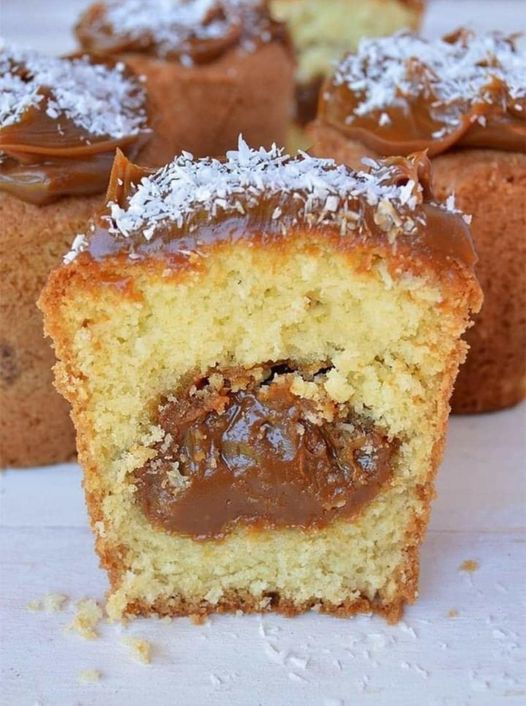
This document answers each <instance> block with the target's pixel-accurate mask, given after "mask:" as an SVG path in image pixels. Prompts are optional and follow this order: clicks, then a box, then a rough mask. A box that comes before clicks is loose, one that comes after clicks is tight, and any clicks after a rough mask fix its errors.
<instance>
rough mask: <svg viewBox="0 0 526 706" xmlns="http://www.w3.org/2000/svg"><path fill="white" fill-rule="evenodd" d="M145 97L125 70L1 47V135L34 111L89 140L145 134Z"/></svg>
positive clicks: (122, 67)
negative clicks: (68, 125)
mask: <svg viewBox="0 0 526 706" xmlns="http://www.w3.org/2000/svg"><path fill="white" fill-rule="evenodd" d="M144 104H145V95H144V92H143V90H142V88H141V86H140V84H139V82H138V80H136V79H134V78H132V77H130V76H129V75H127V74H126V70H125V66H124V64H122V63H117V64H115V66H113V67H109V66H106V65H103V64H93V63H91V62H90V61H89V59H87V58H78V59H61V58H56V57H49V56H44V55H42V54H40V53H38V52H35V51H32V50H26V49H16V48H13V47H7V46H0V129H1V128H5V127H8V126H10V125H16V124H17V123H19V122H20V121H21V120H22V118H23V116H24V114H25V113H26V112H27V111H28V110H30V109H32V108H36V109H38V110H41V111H45V113H46V114H47V116H48V117H49V118H51V119H52V120H57V122H58V121H60V119H61V118H67V119H69V120H71V121H72V122H73V123H74V124H75V125H76V126H78V127H79V128H82V129H84V130H85V131H86V132H87V133H89V135H93V136H105V137H109V138H114V139H121V138H123V137H126V136H130V137H131V136H135V135H138V134H139V133H140V132H142V131H144V130H145V129H146V112H145V109H144Z"/></svg>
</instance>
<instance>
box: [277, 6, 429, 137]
mask: <svg viewBox="0 0 526 706" xmlns="http://www.w3.org/2000/svg"><path fill="white" fill-rule="evenodd" d="M270 6H271V8H272V11H273V12H274V14H275V15H276V17H278V18H279V19H281V20H283V21H284V22H286V23H287V24H288V26H289V28H290V32H291V35H292V40H293V43H294V46H295V49H296V52H297V56H298V68H297V72H296V111H295V120H294V124H293V127H292V130H291V132H290V135H289V141H290V142H291V143H292V144H293V145H294V146H295V145H296V144H297V145H298V146H300V145H301V146H303V145H306V144H308V142H309V138H308V135H305V134H304V128H305V127H306V126H307V125H308V123H310V122H311V121H312V120H314V118H315V117H316V108H317V105H318V94H319V92H320V88H321V85H322V83H323V81H324V79H325V78H326V77H327V76H328V75H330V74H331V73H332V70H333V65H334V63H335V62H336V61H337V60H338V59H340V57H341V56H343V54H345V53H347V52H349V51H354V50H355V49H356V47H357V46H358V42H359V41H360V39H361V38H362V37H379V36H382V35H384V34H392V33H393V32H396V31H397V30H400V29H404V28H405V29H417V28H418V26H419V25H420V21H421V19H422V13H423V9H424V3H423V0H323V2H320V1H319V0H271V3H270Z"/></svg>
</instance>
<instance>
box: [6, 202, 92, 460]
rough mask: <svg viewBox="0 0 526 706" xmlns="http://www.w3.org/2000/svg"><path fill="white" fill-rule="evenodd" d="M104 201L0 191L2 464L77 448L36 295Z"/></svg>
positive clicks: (62, 456) (66, 455)
mask: <svg viewBox="0 0 526 706" xmlns="http://www.w3.org/2000/svg"><path fill="white" fill-rule="evenodd" d="M100 203H101V197H100V196H90V197H69V198H65V199H62V200H61V201H60V202H58V203H56V204H52V205H49V206H35V205H33V204H28V203H25V202H24V201H21V200H19V199H17V198H16V197H14V196H10V195H9V194H2V193H0V224H1V225H0V275H1V277H0V467H5V466H20V467H23V466H33V465H45V464H49V463H57V462H61V461H68V460H71V459H72V457H73V456H74V454H75V435H74V430H73V425H72V423H71V420H70V417H69V405H68V404H67V403H66V402H65V400H64V399H63V398H62V397H60V395H58V393H57V392H56V390H55V389H54V388H53V385H52V377H53V374H52V365H53V362H54V355H53V352H52V350H51V348H50V346H49V343H48V341H46V340H45V338H44V335H43V330H42V316H41V314H40V312H39V311H38V309H37V307H36V300H37V298H38V295H39V293H40V290H41V289H42V287H43V285H44V283H45V281H46V278H47V276H48V274H49V272H50V271H51V270H52V269H53V267H55V266H57V265H58V264H59V263H60V261H61V259H62V255H63V254H64V252H65V251H66V250H67V249H68V248H69V246H70V245H71V239H72V234H74V233H76V232H78V231H79V230H82V229H83V228H85V225H86V222H87V221H88V219H89V218H90V217H91V216H92V215H93V213H94V212H95V211H96V209H97V208H98V207H99V206H100Z"/></svg>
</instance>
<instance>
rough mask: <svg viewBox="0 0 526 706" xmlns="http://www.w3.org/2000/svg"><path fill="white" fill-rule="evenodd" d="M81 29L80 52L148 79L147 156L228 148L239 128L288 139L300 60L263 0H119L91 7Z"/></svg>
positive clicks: (266, 139) (258, 140)
mask: <svg viewBox="0 0 526 706" xmlns="http://www.w3.org/2000/svg"><path fill="white" fill-rule="evenodd" d="M76 32H77V37H78V40H79V42H80V45H81V47H82V49H83V50H85V51H89V52H91V53H93V54H97V55H102V56H113V57H119V58H120V59H123V60H125V61H126V63H127V64H128V65H129V66H131V67H132V69H133V70H134V71H136V72H137V73H138V74H141V75H143V76H144V77H145V79H146V86H147V90H148V94H149V98H150V101H151V106H152V110H151V114H152V127H153V129H154V132H155V136H154V138H153V140H152V142H151V143H150V151H148V152H147V153H146V156H145V160H146V162H152V163H154V164H157V165H158V166H161V165H162V164H164V163H165V162H168V161H170V160H171V159H172V158H173V156H174V155H176V154H179V153H180V152H181V151H182V150H186V151H189V152H191V153H192V154H194V155H196V156H205V155H221V154H224V153H225V151H226V150H228V149H230V148H232V147H235V145H236V143H237V138H238V135H239V133H240V132H241V133H243V134H244V135H245V137H246V139H248V140H250V141H251V142H253V143H255V144H261V145H265V146H267V147H269V146H270V145H271V144H272V143H273V142H277V143H283V141H284V140H285V136H286V131H287V126H288V124H289V122H290V119H291V115H292V111H293V92H294V85H293V73H294V59H293V55H292V50H291V48H290V46H289V39H288V34H287V32H286V29H285V27H284V25H283V24H281V23H278V22H275V21H274V20H273V19H272V18H271V16H270V14H269V12H268V9H267V6H266V3H265V2H264V1H263V0H173V1H172V2H166V0H112V1H110V2H106V3H97V4H95V5H92V6H91V7H90V8H89V9H88V10H87V11H86V12H85V13H84V15H83V16H82V17H81V19H80V21H79V23H78V24H77V27H76ZM159 145H161V146H162V158H159V155H158V154H157V152H158V148H159Z"/></svg>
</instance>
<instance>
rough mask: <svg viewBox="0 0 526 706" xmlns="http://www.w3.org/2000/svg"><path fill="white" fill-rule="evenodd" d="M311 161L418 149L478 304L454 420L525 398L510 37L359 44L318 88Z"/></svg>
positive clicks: (524, 166)
mask: <svg viewBox="0 0 526 706" xmlns="http://www.w3.org/2000/svg"><path fill="white" fill-rule="evenodd" d="M311 136H312V140H313V142H314V149H313V152H314V153H315V154H316V155H318V156H326V157H334V158H336V159H338V160H340V161H342V162H345V163H348V164H350V165H351V166H357V165H358V164H360V163H361V160H362V159H363V158H364V157H366V156H367V157H372V158H374V159H375V158H377V157H379V156H382V157H383V156H387V155H398V154H401V155H406V154H409V153H410V152H412V151H414V150H421V149H427V150H428V154H429V156H430V157H431V158H432V165H433V174H434V177H433V188H434V191H435V193H436V195H437V196H438V197H440V198H443V199H451V200H452V199H453V198H454V199H456V204H457V206H458V207H459V208H460V209H461V210H462V211H464V212H465V213H469V214H472V216H473V220H472V232H473V237H474V240H475V245H476V248H477V251H478V254H479V263H478V266H477V270H478V276H479V279H480V282H481V285H482V288H483V291H484V295H485V301H484V306H483V308H482V312H481V313H480V314H479V315H478V317H477V319H476V323H475V326H474V327H473V328H472V329H471V330H470V331H468V333H467V335H466V339H467V341H468V343H469V345H470V349H471V350H470V352H469V354H468V358H467V362H466V363H465V365H464V366H463V367H462V369H461V372H460V375H459V377H458V379H457V383H456V387H455V393H454V395H453V400H452V407H453V411H454V412H459V413H467V412H484V411H490V410H496V409H502V408H505V407H510V406H512V405H514V404H517V403H518V402H520V401H521V400H522V399H524V397H525V395H526V316H525V312H526V288H525V287H524V273H525V269H526V52H525V50H524V48H523V47H522V48H521V46H520V45H518V44H517V43H516V41H515V40H514V39H513V38H511V37H506V36H503V35H500V34H486V35H481V36H476V35H474V34H472V33H469V32H466V31H459V32H457V33H455V34H453V35H451V36H448V37H445V38H444V39H441V40H436V41H433V42H428V41H426V40H424V39H421V38H418V37H415V36H411V35H403V34H402V35H397V36H394V37H389V38H385V39H378V40H364V41H363V42H362V43H361V45H360V48H359V50H358V52H357V53H356V54H354V55H353V54H351V55H349V56H347V57H346V58H345V59H343V61H342V62H341V63H340V65H339V66H338V67H337V69H336V71H335V73H334V75H333V76H332V78H330V79H329V80H328V81H327V83H326V84H325V86H324V89H323V93H322V96H321V99H320V106H319V113H318V118H317V120H316V122H315V123H314V125H313V126H312V127H311Z"/></svg>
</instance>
